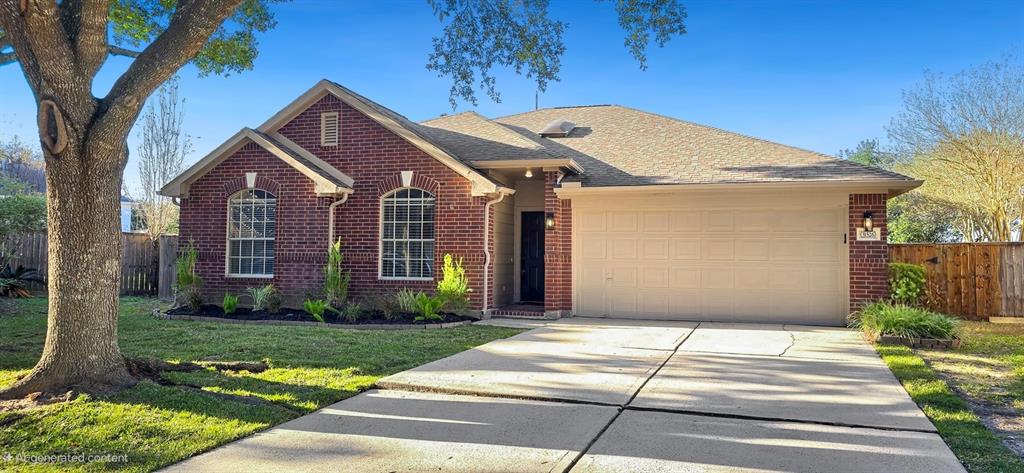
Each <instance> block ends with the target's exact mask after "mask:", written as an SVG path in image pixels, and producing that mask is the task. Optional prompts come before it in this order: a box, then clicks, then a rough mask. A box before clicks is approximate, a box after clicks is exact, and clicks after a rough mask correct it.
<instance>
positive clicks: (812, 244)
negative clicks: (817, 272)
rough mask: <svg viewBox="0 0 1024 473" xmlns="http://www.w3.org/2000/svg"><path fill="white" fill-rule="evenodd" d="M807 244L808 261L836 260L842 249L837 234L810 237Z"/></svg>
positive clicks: (806, 241)
mask: <svg viewBox="0 0 1024 473" xmlns="http://www.w3.org/2000/svg"><path fill="white" fill-rule="evenodd" d="M805 244H806V246H807V260H808V261H836V260H838V259H839V253H840V252H841V251H842V247H841V246H840V243H839V238H837V237H836V236H824V237H808V238H807V239H806V240H805Z"/></svg>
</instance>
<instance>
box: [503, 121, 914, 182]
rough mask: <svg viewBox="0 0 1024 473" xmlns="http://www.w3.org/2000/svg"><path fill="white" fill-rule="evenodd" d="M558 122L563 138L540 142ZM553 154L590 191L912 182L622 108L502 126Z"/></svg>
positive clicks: (766, 143) (794, 150)
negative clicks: (569, 161) (568, 161)
mask: <svg viewBox="0 0 1024 473" xmlns="http://www.w3.org/2000/svg"><path fill="white" fill-rule="evenodd" d="M557 119H566V120H569V121H571V122H573V123H575V124H576V129H574V130H573V131H572V133H570V134H569V136H567V137H565V138H541V137H540V136H539V135H537V134H536V131H539V130H541V129H543V128H544V126H545V125H547V124H548V123H550V122H552V121H553V120H557ZM493 121H494V122H497V123H500V124H502V125H505V126H507V127H508V128H509V129H511V130H514V131H516V132H517V133H519V134H520V136H522V137H524V138H527V139H529V140H531V141H532V142H534V143H537V144H539V145H542V146H543V147H544V148H546V149H547V151H548V152H551V153H554V154H556V155H559V156H565V157H570V158H573V159H574V160H576V161H577V162H578V163H580V165H582V167H583V168H584V169H585V170H586V171H585V172H584V173H583V174H582V175H580V176H575V177H573V178H572V179H573V180H579V181H581V182H582V183H583V185H584V186H626V185H650V184H712V183H715V184H717V183H747V182H787V181H790V182H792V181H804V182H807V181H905V182H910V181H912V179H911V178H909V177H906V176H903V175H900V174H896V173H893V172H889V171H885V170H882V169H877V168H873V167H869V166H863V165H860V164H857V163H853V162H850V161H846V160H842V159H838V158H835V157H832V156H828V155H824V154H821V153H816V152H813V151H808V150H804V149H800V148H795V147H792V146H786V145H782V144H778V143H773V142H770V141H766V140H761V139H757V138H752V137H749V136H745V135H740V134H737V133H731V132H728V131H724V130H720V129H717V128H713V127H708V126H704V125H698V124H695V123H690V122H685V121H682V120H677V119H674V118H669V117H665V116H661V115H657V114H653V113H648V112H643V111H640V110H635V109H631V108H627V107H622V106H617V105H602V106H590V107H565V108H548V109H541V110H536V111H532V112H527V113H521V114H518V115H511V116H507V117H502V118H497V119H495V120H493Z"/></svg>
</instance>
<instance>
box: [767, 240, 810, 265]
mask: <svg viewBox="0 0 1024 473" xmlns="http://www.w3.org/2000/svg"><path fill="white" fill-rule="evenodd" d="M806 258H807V247H806V242H805V240H804V239H802V238H776V239H774V240H772V261H803V260H805V259H806Z"/></svg>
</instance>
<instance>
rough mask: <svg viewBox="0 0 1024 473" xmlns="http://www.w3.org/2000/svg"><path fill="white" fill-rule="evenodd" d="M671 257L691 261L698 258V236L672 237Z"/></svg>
mask: <svg viewBox="0 0 1024 473" xmlns="http://www.w3.org/2000/svg"><path fill="white" fill-rule="evenodd" d="M672 259H674V260H686V261H693V260H698V259H700V239H699V238H673V239H672Z"/></svg>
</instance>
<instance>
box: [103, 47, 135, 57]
mask: <svg viewBox="0 0 1024 473" xmlns="http://www.w3.org/2000/svg"><path fill="white" fill-rule="evenodd" d="M107 49H108V50H109V51H110V54H113V55H115V56H125V57H139V56H140V55H141V54H142V52H140V51H132V50H131V49H128V48H122V47H121V46H114V45H110V47H109V48H107Z"/></svg>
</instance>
